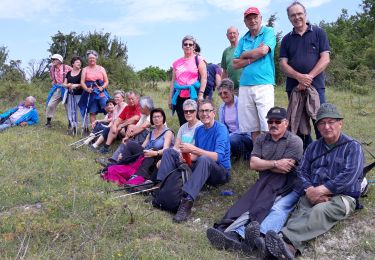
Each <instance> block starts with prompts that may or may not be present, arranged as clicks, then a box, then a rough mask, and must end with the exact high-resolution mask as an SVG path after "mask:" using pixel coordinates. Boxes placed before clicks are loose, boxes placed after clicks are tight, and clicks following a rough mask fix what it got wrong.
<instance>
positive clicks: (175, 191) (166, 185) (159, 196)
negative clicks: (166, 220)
mask: <svg viewBox="0 0 375 260" xmlns="http://www.w3.org/2000/svg"><path fill="white" fill-rule="evenodd" d="M190 176H191V169H190V167H189V166H188V165H187V164H185V163H183V164H181V165H180V166H179V167H177V168H176V169H174V170H173V171H171V172H170V173H169V174H168V175H167V177H166V178H165V179H164V180H163V181H162V182H161V184H160V188H159V190H157V191H155V192H154V193H153V197H154V198H153V200H152V205H153V206H154V207H156V208H160V209H163V210H166V211H170V212H174V213H175V212H177V210H178V207H179V206H180V202H181V199H182V197H183V195H184V192H183V191H182V186H183V185H184V184H185V183H186V182H187V180H188V179H189V178H190Z"/></svg>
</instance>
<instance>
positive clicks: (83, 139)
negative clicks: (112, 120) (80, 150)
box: [69, 130, 103, 147]
mask: <svg viewBox="0 0 375 260" xmlns="http://www.w3.org/2000/svg"><path fill="white" fill-rule="evenodd" d="M102 132H103V130H100V131H99V132H97V133H95V134H94V135H95V137H97V136H99V135H100V134H101V133H102ZM90 137H91V136H86V137H84V138H82V139H79V140H78V141H75V142H74V143H71V144H69V146H72V145H75V144H78V143H80V142H82V141H85V140H86V139H88V138H90ZM79 147H81V146H79Z"/></svg>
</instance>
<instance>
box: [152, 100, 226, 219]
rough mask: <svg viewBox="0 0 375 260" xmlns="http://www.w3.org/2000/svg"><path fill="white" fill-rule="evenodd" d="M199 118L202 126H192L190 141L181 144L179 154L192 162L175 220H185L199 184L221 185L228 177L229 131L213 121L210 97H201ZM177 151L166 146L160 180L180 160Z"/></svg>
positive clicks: (179, 162)
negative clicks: (188, 155)
mask: <svg viewBox="0 0 375 260" xmlns="http://www.w3.org/2000/svg"><path fill="white" fill-rule="evenodd" d="M198 113H199V118H200V120H201V122H202V123H203V125H201V126H199V127H198V128H196V130H195V133H194V138H193V139H194V144H191V143H181V144H180V145H179V147H178V148H179V150H180V152H181V153H190V154H191V160H192V161H193V164H192V166H191V168H192V171H193V172H192V174H191V176H190V178H189V179H188V181H187V182H185V184H184V185H183V186H182V190H183V191H184V193H185V196H184V198H183V199H182V200H181V203H180V206H179V208H178V210H177V213H176V215H175V216H174V217H173V220H174V221H175V222H183V221H186V220H188V218H189V216H190V214H191V209H192V207H193V204H194V201H195V199H196V198H197V197H198V194H199V192H200V190H201V189H202V187H203V186H204V185H205V184H206V183H208V184H210V185H219V184H224V183H226V182H228V181H229V179H230V169H231V163H230V143H229V134H228V130H227V128H226V126H225V125H223V124H222V123H219V122H217V121H215V114H216V111H215V106H214V105H213V104H212V101H210V100H207V99H206V100H203V101H202V103H201V104H200V106H199V110H198ZM179 157H180V156H179V153H178V152H177V151H176V150H174V149H167V150H166V151H165V152H164V153H163V158H162V160H161V163H160V168H159V171H158V173H157V180H158V181H163V180H164V179H165V178H166V177H167V176H168V173H169V172H171V171H172V170H173V169H176V168H177V167H178V166H179V165H180V164H181V163H182V162H181V161H180V158H179Z"/></svg>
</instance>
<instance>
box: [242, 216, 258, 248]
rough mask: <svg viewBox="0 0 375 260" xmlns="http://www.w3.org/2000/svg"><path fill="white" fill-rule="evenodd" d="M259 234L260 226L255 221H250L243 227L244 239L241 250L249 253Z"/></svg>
mask: <svg viewBox="0 0 375 260" xmlns="http://www.w3.org/2000/svg"><path fill="white" fill-rule="evenodd" d="M259 236H260V226H259V223H258V222H257V221H252V222H250V223H249V224H248V225H247V226H246V228H245V239H244V241H243V242H242V251H243V252H244V253H245V254H251V253H252V252H253V250H254V248H255V239H257V238H258V237H259Z"/></svg>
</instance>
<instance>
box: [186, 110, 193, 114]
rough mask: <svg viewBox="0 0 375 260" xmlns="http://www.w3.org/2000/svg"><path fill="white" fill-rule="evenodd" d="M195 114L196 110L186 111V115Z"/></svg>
mask: <svg viewBox="0 0 375 260" xmlns="http://www.w3.org/2000/svg"><path fill="white" fill-rule="evenodd" d="M194 112H195V110H194V109H191V110H184V114H193V113H194Z"/></svg>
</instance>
